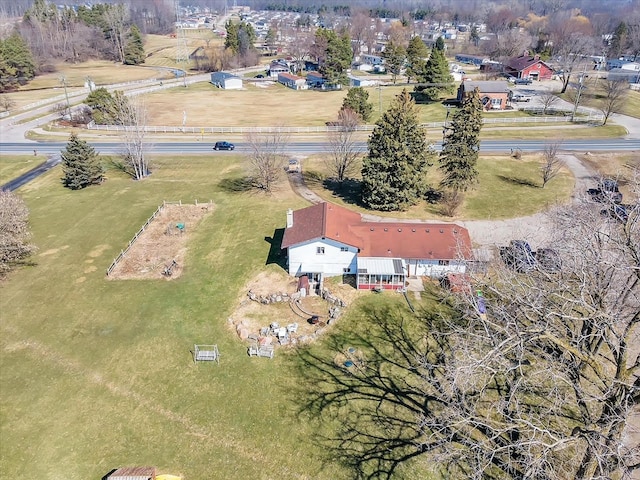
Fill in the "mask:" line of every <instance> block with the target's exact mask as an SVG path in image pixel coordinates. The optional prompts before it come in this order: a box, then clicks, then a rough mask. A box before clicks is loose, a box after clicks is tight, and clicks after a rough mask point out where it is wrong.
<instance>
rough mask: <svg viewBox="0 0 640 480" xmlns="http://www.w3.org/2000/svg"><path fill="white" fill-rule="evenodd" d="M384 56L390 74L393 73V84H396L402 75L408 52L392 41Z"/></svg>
mask: <svg viewBox="0 0 640 480" xmlns="http://www.w3.org/2000/svg"><path fill="white" fill-rule="evenodd" d="M382 56H383V58H384V59H385V65H386V67H387V70H388V71H389V73H391V79H392V81H393V83H396V78H397V76H398V75H400V71H401V70H402V67H403V66H404V62H405V59H406V56H407V52H406V50H405V49H404V47H403V46H402V45H400V44H398V43H395V42H394V41H393V40H390V41H389V42H388V43H387V45H386V46H385V47H384V52H382Z"/></svg>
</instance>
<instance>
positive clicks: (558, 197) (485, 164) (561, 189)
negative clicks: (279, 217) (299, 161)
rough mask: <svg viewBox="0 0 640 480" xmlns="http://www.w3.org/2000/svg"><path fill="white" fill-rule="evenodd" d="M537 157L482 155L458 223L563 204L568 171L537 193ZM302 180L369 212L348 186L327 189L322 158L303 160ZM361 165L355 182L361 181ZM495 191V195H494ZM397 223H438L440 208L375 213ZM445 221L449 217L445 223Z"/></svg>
mask: <svg viewBox="0 0 640 480" xmlns="http://www.w3.org/2000/svg"><path fill="white" fill-rule="evenodd" d="M541 161H542V160H541V157H540V155H538V154H525V155H523V156H522V158H521V159H520V160H516V159H514V158H511V157H509V156H505V155H496V156H487V155H482V156H481V157H480V158H479V159H478V171H479V172H480V175H479V178H478V184H476V185H475V186H474V187H473V188H471V189H470V190H469V191H468V192H467V193H466V194H465V201H464V203H463V204H462V205H461V207H460V209H459V211H458V216H457V217H456V219H465V220H469V219H498V218H513V217H520V216H526V215H531V214H533V213H535V212H537V211H539V210H540V209H541V208H544V207H545V206H549V205H553V204H557V203H564V202H567V201H568V200H569V198H570V197H571V193H572V191H573V186H574V180H573V176H572V175H571V172H569V171H568V170H567V169H563V170H562V171H561V172H560V174H559V175H558V176H557V177H556V178H554V179H553V180H551V182H549V183H548V184H547V186H546V187H545V188H541V187H540V185H541V181H540V165H541V163H540V162H541ZM303 170H304V175H305V177H306V182H307V185H308V186H309V187H310V188H311V189H312V190H313V191H315V192H316V193H317V194H318V195H319V196H320V197H322V198H323V199H324V200H326V201H328V202H334V203H338V204H341V205H345V206H347V207H349V208H351V209H354V210H358V211H360V212H362V213H368V212H367V211H366V210H365V209H364V208H362V207H359V206H358V199H357V193H356V191H354V190H353V189H352V190H350V189H349V187H350V185H349V184H348V185H347V186H345V187H344V188H343V189H339V188H335V190H329V189H327V188H326V185H327V184H326V178H327V177H328V175H329V174H328V170H327V167H326V165H325V163H324V160H323V159H322V157H320V156H314V157H311V158H309V159H306V160H304V163H303ZM359 170H360V166H358V168H357V173H356V175H355V176H356V177H357V178H358V179H359V178H360V175H359V173H358V172H359ZM427 176H428V180H429V183H430V184H431V185H434V186H437V185H438V182H439V181H440V179H441V176H440V174H439V172H438V168H437V159H436V163H435V164H434V165H433V166H432V167H430V169H429V171H428V175H427ZM496 192H498V194H496ZM376 214H378V215H381V216H387V217H395V218H406V219H409V218H421V219H442V218H443V217H442V214H441V206H440V204H438V203H434V204H431V203H427V202H421V203H419V204H418V205H415V206H413V207H411V208H409V209H408V210H407V211H406V212H376ZM446 220H447V221H449V220H451V218H446Z"/></svg>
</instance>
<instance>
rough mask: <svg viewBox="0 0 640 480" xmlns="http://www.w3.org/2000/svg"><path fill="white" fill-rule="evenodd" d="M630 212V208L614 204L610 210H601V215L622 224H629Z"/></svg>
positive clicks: (610, 206)
mask: <svg viewBox="0 0 640 480" xmlns="http://www.w3.org/2000/svg"><path fill="white" fill-rule="evenodd" d="M629 211H630V208H628V207H627V206H626V205H618V204H617V203H614V204H611V205H609V207H608V208H605V209H604V210H601V211H600V214H601V215H605V216H608V217H611V218H612V219H614V220H617V221H618V222H620V223H627V220H629Z"/></svg>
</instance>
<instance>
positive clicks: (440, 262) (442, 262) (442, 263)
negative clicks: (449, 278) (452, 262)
mask: <svg viewBox="0 0 640 480" xmlns="http://www.w3.org/2000/svg"><path fill="white" fill-rule="evenodd" d="M438 265H449V260H438Z"/></svg>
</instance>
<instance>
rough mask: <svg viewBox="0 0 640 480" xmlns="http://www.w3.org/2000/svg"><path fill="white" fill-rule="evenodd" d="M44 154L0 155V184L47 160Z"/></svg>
mask: <svg viewBox="0 0 640 480" xmlns="http://www.w3.org/2000/svg"><path fill="white" fill-rule="evenodd" d="M46 160H47V157H46V156H44V155H38V156H35V155H4V154H3V155H0V185H3V184H5V183H6V182H8V181H10V180H13V179H14V178H16V177H18V176H20V175H22V174H23V173H25V172H28V171H29V170H31V169H32V168H34V167H37V166H38V165H40V164H41V163H42V162H44V161H46Z"/></svg>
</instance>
